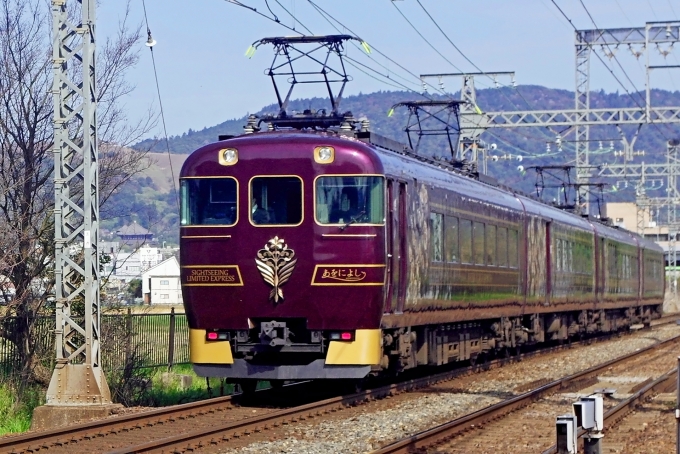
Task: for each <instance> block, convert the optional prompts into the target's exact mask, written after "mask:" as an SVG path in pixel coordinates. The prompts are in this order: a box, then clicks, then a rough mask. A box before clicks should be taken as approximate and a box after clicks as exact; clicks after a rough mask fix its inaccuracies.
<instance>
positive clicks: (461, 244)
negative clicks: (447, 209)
mask: <svg viewBox="0 0 680 454" xmlns="http://www.w3.org/2000/svg"><path fill="white" fill-rule="evenodd" d="M458 252H459V255H460V263H464V264H466V265H471V264H472V261H473V253H472V220H470V219H466V218H459V219H458Z"/></svg>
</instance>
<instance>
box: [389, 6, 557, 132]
mask: <svg viewBox="0 0 680 454" xmlns="http://www.w3.org/2000/svg"><path fill="white" fill-rule="evenodd" d="M417 1H418V4H419V5H420V7H421V9H422V10H423V11H424V12H425V14H426V15H427V16H428V18H429V19H430V21H432V23H433V24H434V25H435V26H436V27H437V29H438V30H439V31H440V32H441V34H442V35H444V37H445V38H446V40H447V41H448V42H449V43H450V44H451V45H452V46H453V47H454V49H456V51H457V52H458V53H459V54H460V55H461V56H463V58H465V60H467V61H468V62H469V63H470V64H471V65H472V66H473V67H474V68H475V69H477V70H478V71H479V72H480V73H483V74H484V75H486V77H488V78H489V79H491V80H492V81H494V83H497V81H496V80H495V79H494V78H493V77H491V75H489V74H487V73H486V72H485V71H483V70H482V69H481V68H480V67H479V66H477V65H476V64H475V63H474V62H473V61H472V60H471V59H470V58H468V57H467V55H465V53H464V52H463V51H462V50H461V49H460V48H459V47H458V46H456V44H455V43H454V42H453V40H451V38H449V36H448V35H447V34H446V32H445V31H444V30H443V29H442V28H441V26H440V25H439V24H438V23H437V21H436V20H435V19H434V17H433V16H432V15H431V14H430V12H429V11H428V10H427V9H426V8H425V6H424V5H423V4H422V3H421V2H420V0H417ZM390 2H391V3H392V5H393V6H394V7H395V8H396V9H397V11H399V14H401V16H402V17H403V18H404V20H406V22H407V23H408V24H409V25H410V26H411V28H413V30H414V31H415V32H416V33H417V34H418V35H419V36H420V37H421V38H422V39H423V40H424V41H425V42H426V43H427V44H428V45H429V46H430V47H432V48H433V49H434V50H435V51H436V52H437V53H438V54H439V55H440V56H441V57H442V58H443V59H444V60H445V61H446V62H448V63H449V64H450V65H451V66H453V67H454V68H455V69H456V70H458V71H459V72H460V73H461V74H463V75H464V74H465V72H464V71H463V70H461V69H460V68H458V67H457V66H456V65H454V64H453V63H451V61H450V60H449V59H447V58H446V57H444V56H443V55H442V54H441V53H440V52H439V51H438V50H437V49H436V48H435V47H434V46H433V45H432V44H431V43H430V42H429V41H428V40H427V39H426V38H425V37H424V36H423V34H422V33H421V32H420V31H419V30H418V29H417V28H416V27H415V25H413V23H412V22H411V21H410V20H408V18H407V17H406V16H405V15H404V14H403V12H402V11H401V10H400V9H399V7H398V6H397V5H396V3H395V2H394V1H392V0H390ZM482 85H483V86H484V85H485V84H482ZM500 85H502V86H503V87H508V86H507V85H504V84H500ZM512 88H513V89H514V91H515V92H516V93H517V94H518V95H519V96H520V97H521V98H522V100H523V101H524V103H525V104H526V105H527V107H529V109H530V110H535V109H534V108H533V106H532V105H531V103H530V102H529V101H528V100H527V99H526V97H524V95H523V94H522V93H521V92H520V91H519V90H518V89H517V88H516V87H512ZM501 95H502V96H503V97H504V98H505V99H507V100H508V101H509V102H510V104H512V106H513V107H514V108H515V109H516V110H521V109H520V108H519V107H518V106H517V104H515V102H514V101H513V100H512V99H511V98H510V97H509V96H508V95H507V94H505V93H504V92H503V91H501ZM480 122H481V117H480V120H479V122H478V123H477V126H479V124H480ZM548 129H550V130H551V131H552V132H553V133H554V132H555V131H554V130H553V129H552V128H548ZM539 133H541V134H543V135H545V136H548V134H546V133H545V132H544V131H543V130H539ZM520 135H523V136H525V137H527V138H531V139H533V138H534V137H531V136H528V135H524V134H521V133H520Z"/></svg>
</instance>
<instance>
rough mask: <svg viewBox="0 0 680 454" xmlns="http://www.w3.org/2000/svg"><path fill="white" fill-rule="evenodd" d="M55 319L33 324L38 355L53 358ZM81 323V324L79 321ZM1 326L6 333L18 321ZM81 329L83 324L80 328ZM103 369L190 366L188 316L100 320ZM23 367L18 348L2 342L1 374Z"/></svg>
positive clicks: (8, 319)
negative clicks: (129, 364)
mask: <svg viewBox="0 0 680 454" xmlns="http://www.w3.org/2000/svg"><path fill="white" fill-rule="evenodd" d="M54 320H55V319H54V317H48V316H45V317H40V318H39V319H38V320H36V321H35V323H34V336H35V337H36V339H37V341H38V344H39V346H38V348H39V351H41V352H45V356H46V357H50V355H51V357H52V358H53V357H54V356H55V355H54V354H52V353H51V352H54V351H55V349H54ZM80 322H82V321H80ZM0 323H1V324H2V325H3V326H4V327H5V328H6V329H7V328H10V329H11V326H12V325H13V324H16V323H17V320H16V317H5V318H3V319H1V320H0ZM81 326H82V324H81ZM101 344H102V366H103V367H104V370H105V371H106V370H113V369H121V368H123V367H125V364H126V363H128V362H131V363H132V364H134V365H135V367H171V366H172V365H174V364H184V363H188V362H189V326H188V324H187V318H186V315H185V314H176V313H175V309H174V308H172V309H171V311H170V312H169V313H165V314H133V313H132V311H131V310H130V308H128V310H127V313H125V314H105V315H102V319H101ZM19 366H20V360H19V357H18V355H17V351H16V346H15V345H14V344H13V343H12V342H10V341H7V340H5V339H0V373H4V374H7V373H9V372H11V371H12V370H15V369H16V368H18V367H19Z"/></svg>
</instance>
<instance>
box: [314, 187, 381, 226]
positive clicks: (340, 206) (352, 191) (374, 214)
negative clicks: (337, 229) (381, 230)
mask: <svg viewBox="0 0 680 454" xmlns="http://www.w3.org/2000/svg"><path fill="white" fill-rule="evenodd" d="M314 189H315V193H316V213H315V215H316V220H317V222H319V223H320V224H345V223H348V222H351V223H357V224H378V225H381V224H384V222H385V196H384V194H385V191H384V178H382V177H378V176H369V177H366V176H345V175H337V176H320V177H318V178H317V179H316V182H315V186H314Z"/></svg>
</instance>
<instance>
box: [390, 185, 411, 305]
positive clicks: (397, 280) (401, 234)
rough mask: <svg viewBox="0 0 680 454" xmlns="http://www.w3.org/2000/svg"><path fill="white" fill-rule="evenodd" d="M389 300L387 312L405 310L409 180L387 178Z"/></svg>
mask: <svg viewBox="0 0 680 454" xmlns="http://www.w3.org/2000/svg"><path fill="white" fill-rule="evenodd" d="M387 198H388V210H387V273H386V274H387V275H386V283H387V300H386V301H385V312H386V313H388V312H395V313H401V312H403V310H404V301H405V300H406V263H407V262H406V260H407V246H406V229H407V225H408V224H407V222H406V183H404V182H399V181H394V180H388V182H387Z"/></svg>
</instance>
